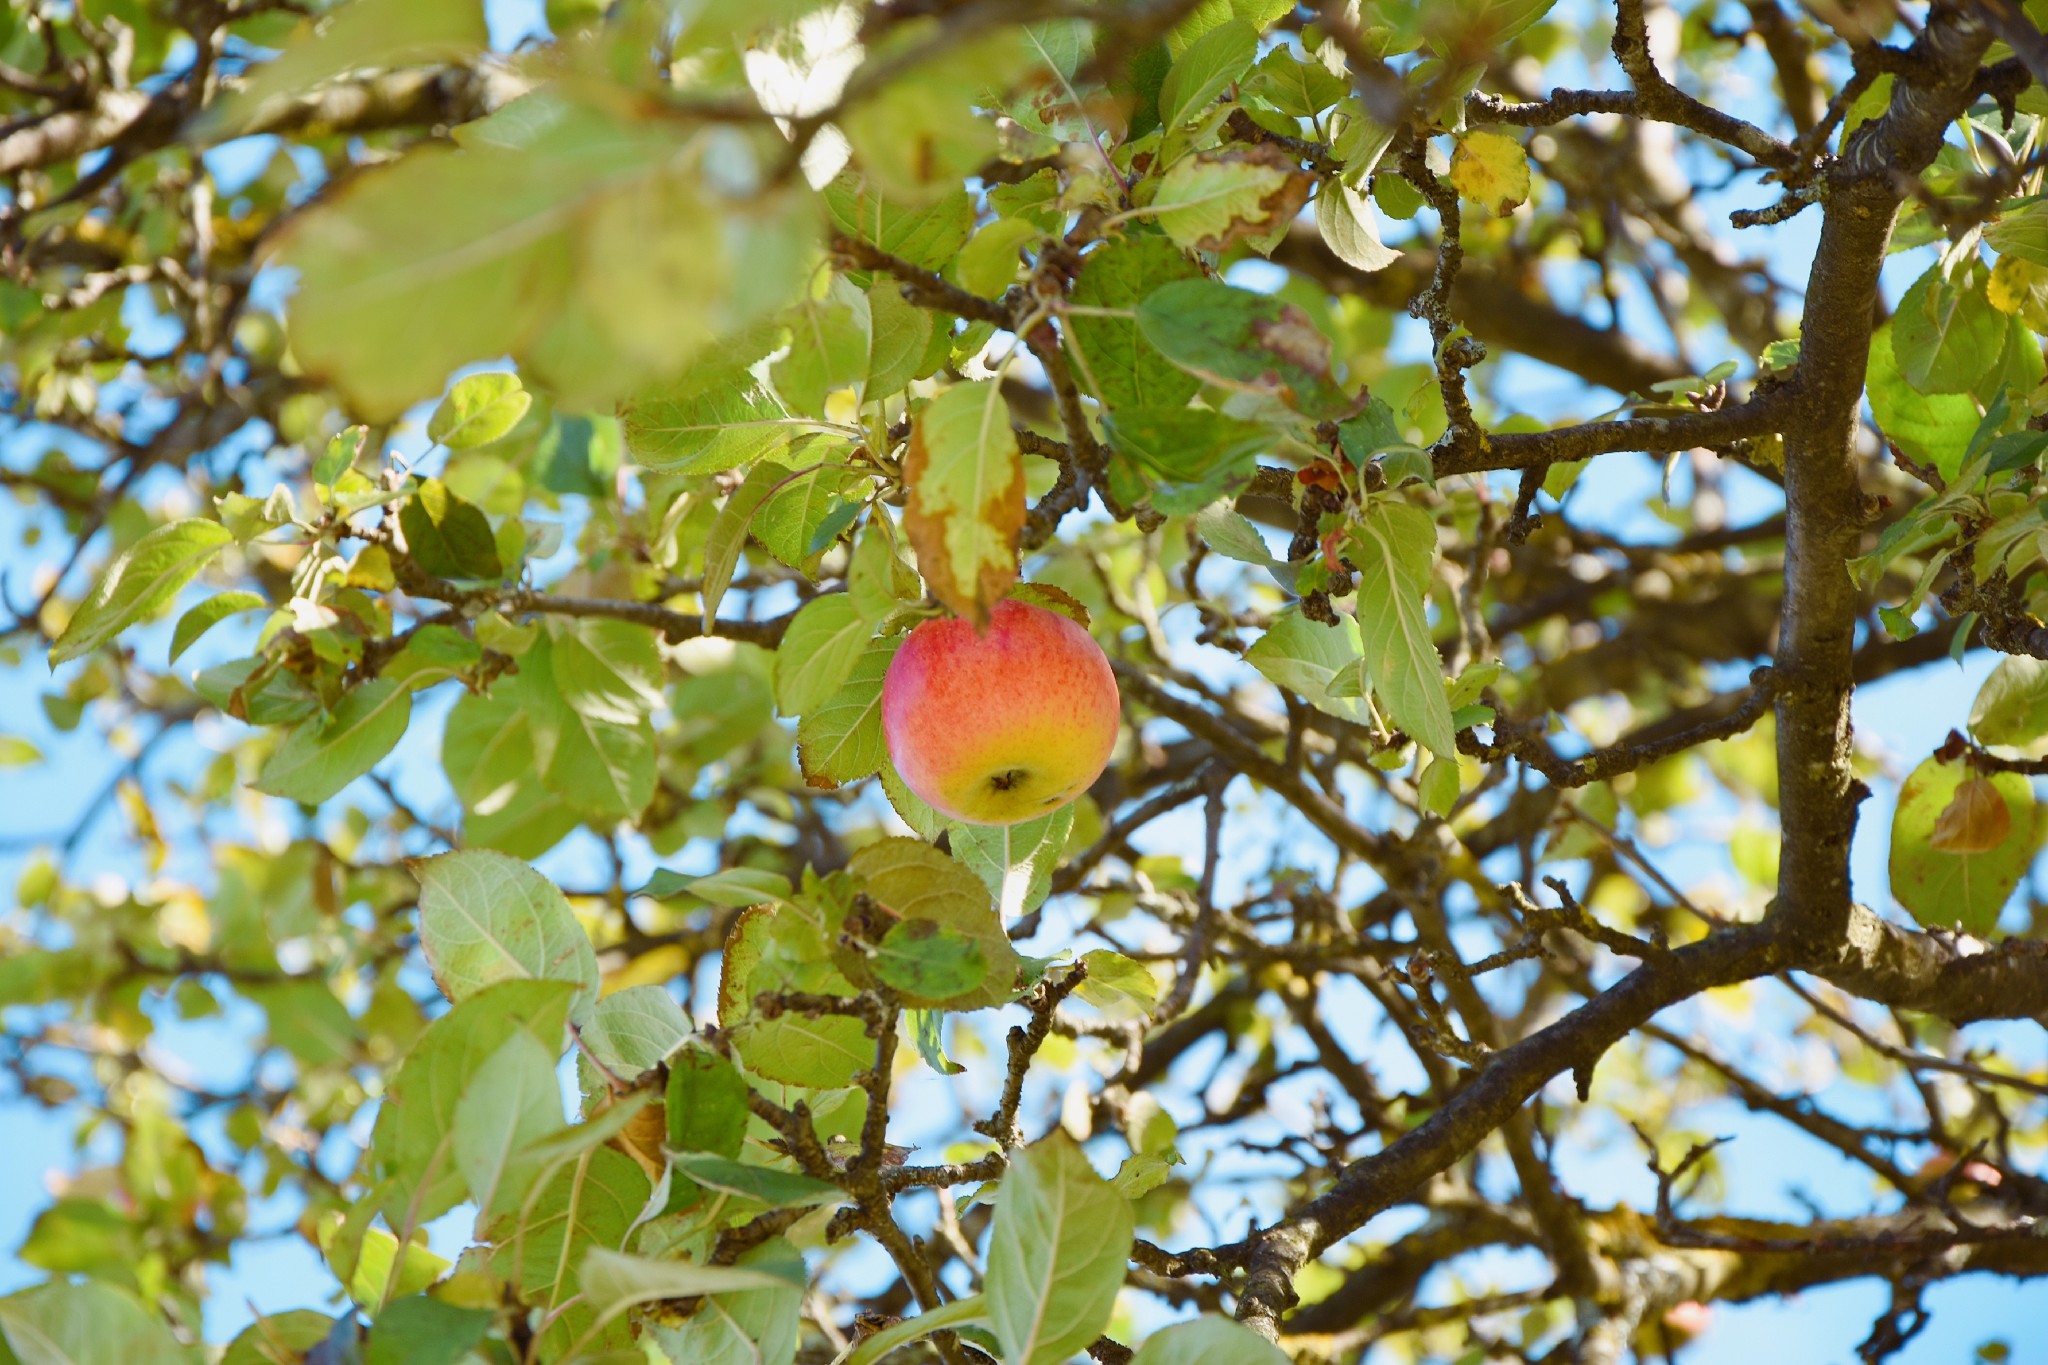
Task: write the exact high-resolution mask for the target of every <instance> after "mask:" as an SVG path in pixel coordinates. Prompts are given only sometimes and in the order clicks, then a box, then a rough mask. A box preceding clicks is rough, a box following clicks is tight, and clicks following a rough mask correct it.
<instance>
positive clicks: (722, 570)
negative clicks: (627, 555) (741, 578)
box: [702, 464, 789, 635]
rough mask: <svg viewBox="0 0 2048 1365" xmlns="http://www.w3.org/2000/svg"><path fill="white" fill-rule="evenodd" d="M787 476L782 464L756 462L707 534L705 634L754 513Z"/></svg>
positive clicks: (705, 547) (715, 614)
mask: <svg viewBox="0 0 2048 1365" xmlns="http://www.w3.org/2000/svg"><path fill="white" fill-rule="evenodd" d="M788 477H789V471H788V470H787V469H784V468H783V467H782V466H781V465H778V464H759V465H755V466H754V468H753V470H752V471H751V472H749V473H748V475H747V479H746V482H745V483H742V484H741V485H740V486H739V487H738V488H735V489H734V490H733V491H732V492H731V493H730V494H728V495H727V497H726V499H725V505H724V506H722V507H720V508H719V509H718V517H717V519H716V520H715V521H713V522H712V523H711V530H710V531H709V532H708V533H707V534H706V535H705V537H704V590H703V594H702V595H703V598H704V633H705V634H707V635H708V634H710V633H711V621H712V618H714V617H715V616H717V615H718V604H719V602H721V601H722V600H724V598H725V590H726V588H727V587H728V586H730V585H731V583H732V572H733V569H734V568H735V567H737V566H738V564H739V562H740V551H741V550H742V549H744V548H745V546H746V543H747V533H748V529H749V528H750V527H751V526H752V525H753V522H754V513H755V512H757V511H759V510H760V507H761V503H762V502H763V501H764V500H765V499H766V498H767V497H768V495H769V493H771V492H773V491H774V490H775V488H776V487H777V486H778V485H779V484H781V483H782V482H783V480H785V479H787V478H788Z"/></svg>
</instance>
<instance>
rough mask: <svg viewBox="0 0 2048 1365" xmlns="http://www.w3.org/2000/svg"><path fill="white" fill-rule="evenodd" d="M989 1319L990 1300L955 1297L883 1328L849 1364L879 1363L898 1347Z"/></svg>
mask: <svg viewBox="0 0 2048 1365" xmlns="http://www.w3.org/2000/svg"><path fill="white" fill-rule="evenodd" d="M987 1321H988V1303H987V1301H986V1300H984V1299H983V1298H982V1296H981V1295H979V1294H969V1295H968V1296H967V1297H966V1298H964V1299H954V1300H953V1301H952V1302H951V1303H947V1304H941V1305H940V1306H939V1307H937V1308H934V1309H933V1310H932V1311H931V1312H929V1313H919V1314H918V1315H917V1316H916V1317H914V1318H905V1319H903V1320H902V1321H901V1322H898V1323H896V1324H894V1325H893V1326H890V1327H885V1328H883V1329H882V1330H881V1331H879V1332H877V1333H875V1334H874V1335H873V1336H871V1337H869V1338H868V1339H867V1340H865V1341H863V1342H861V1344H860V1346H859V1348H858V1349H857V1350H855V1351H854V1353H853V1354H852V1355H851V1356H849V1357H847V1361H846V1365H875V1362H877V1361H879V1360H881V1359H882V1358H883V1357H884V1356H886V1355H888V1354H889V1352H891V1351H893V1350H895V1349H896V1348H897V1347H898V1346H907V1345H909V1344H910V1343H911V1342H913V1341H917V1340H920V1339H921V1338H924V1337H928V1336H930V1335H931V1334H932V1333H934V1332H944V1331H949V1330H952V1329H954V1328H959V1327H975V1326H979V1325H980V1324H982V1323H985V1322H987Z"/></svg>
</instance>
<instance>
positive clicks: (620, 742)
mask: <svg viewBox="0 0 2048 1365" xmlns="http://www.w3.org/2000/svg"><path fill="white" fill-rule="evenodd" d="M558 643H559V642H558V641H556V640H554V639H552V638H550V637H548V636H543V637H542V638H541V639H540V640H538V641H537V642H535V644H534V647H533V648H532V649H531V650H529V651H528V652H527V655H526V657H525V658H524V659H522V660H521V661H520V669H519V673H518V674H517V676H516V677H514V678H513V679H512V680H511V681H512V687H511V688H510V689H508V692H509V694H510V696H512V697H513V698H516V700H517V703H518V705H519V706H520V708H521V709H522V710H523V711H524V712H525V714H526V716H527V718H528V721H529V723H530V725H531V728H532V732H533V749H534V760H535V763H536V765H537V766H538V768H539V769H540V775H541V780H542V782H544V783H545V784H546V786H547V788H548V790H549V791H551V792H554V793H555V794H556V795H558V796H560V797H561V798H562V799H563V801H564V802H566V803H567V804H568V806H569V807H570V808H572V809H573V810H575V811H576V812H578V813H579V814H581V815H583V816H584V817H586V818H588V819H590V820H592V821H610V822H617V821H619V820H624V819H629V818H631V817H633V816H635V815H638V814H639V813H640V812H641V811H642V810H644V809H646V807H647V803H648V802H649V801H651V800H653V799H654V781H655V755H654V727H653V725H652V724H651V723H650V722H649V721H647V720H646V719H644V718H643V719H641V720H640V721H638V722H637V723H635V724H631V725H621V724H617V723H615V722H612V721H605V720H598V719H595V718H593V717H592V716H590V715H588V714H585V712H583V711H579V710H577V709H576V706H575V705H573V704H572V702H571V698H570V697H569V696H567V695H565V693H564V689H563V687H562V685H561V684H560V682H559V681H558V679H557V676H556V674H555V672H554V651H555V649H556V648H557V646H558ZM578 700H581V701H584V702H585V703H586V704H587V703H589V702H590V697H589V696H588V695H582V696H579V697H578ZM593 709H594V708H593Z"/></svg>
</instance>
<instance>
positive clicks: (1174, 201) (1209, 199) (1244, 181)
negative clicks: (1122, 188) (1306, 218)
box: [1152, 142, 1316, 251]
mask: <svg viewBox="0 0 2048 1365" xmlns="http://www.w3.org/2000/svg"><path fill="white" fill-rule="evenodd" d="M1315 183H1316V182H1315V180H1314V178H1313V177H1311V176H1309V175H1308V174H1307V173H1305V172H1304V171H1303V170H1302V169H1301V167H1299V166H1297V165H1296V164H1295V163H1294V161H1293V159H1292V158H1291V157H1289V156H1288V155H1287V153H1285V152H1283V151H1281V150H1280V149H1279V148H1278V147H1275V146H1273V145H1272V144H1271V143H1266V142H1258V143H1253V144H1251V145H1250V146H1242V147H1239V146H1233V147H1226V148H1223V149H1221V150H1218V151H1209V152H1197V153H1196V154H1195V155H1194V156H1191V157H1187V158H1185V159H1183V160H1181V161H1179V162H1177V163H1176V164H1175V165H1174V167H1173V169H1172V170H1170V171H1168V172H1167V173H1166V177H1165V179H1163V180H1161V181H1160V182H1159V195H1158V197H1157V198H1155V199H1154V200H1153V201H1152V211H1153V212H1154V213H1155V214H1157V215H1158V217H1159V226H1160V227H1161V228H1163V229H1164V230H1165V232H1166V235H1167V236H1169V237H1171V238H1173V240H1174V241H1175V242H1177V243H1178V244H1180V245H1181V246H1183V247H1192V248H1194V249H1196V250H1200V251H1222V250H1224V249H1225V248H1227V247H1228V246H1229V245H1230V244H1231V243H1232V242H1236V241H1240V240H1243V239H1245V238H1251V239H1253V240H1254V242H1256V241H1258V240H1260V239H1264V238H1266V237H1270V236H1272V235H1273V234H1275V233H1277V232H1278V231H1280V230H1281V229H1282V228H1284V227H1286V226H1287V224H1289V223H1291V222H1293V221H1294V215H1296V214H1297V213H1300V212H1301V208H1302V205H1304V204H1306V203H1307V202H1308V196H1309V191H1310V190H1312V189H1314V188H1315Z"/></svg>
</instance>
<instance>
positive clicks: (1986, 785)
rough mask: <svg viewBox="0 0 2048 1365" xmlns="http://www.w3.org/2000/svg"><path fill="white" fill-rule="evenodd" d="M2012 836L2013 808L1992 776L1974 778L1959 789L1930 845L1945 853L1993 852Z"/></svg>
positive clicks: (1932, 836) (1938, 821)
mask: <svg viewBox="0 0 2048 1365" xmlns="http://www.w3.org/2000/svg"><path fill="white" fill-rule="evenodd" d="M2011 837H2012V811H2011V809H2010V808H2009V807H2008V806H2007V805H2006V803H2005V797H2004V795H2002V794H2001V793H2000V792H1999V790H1998V788H1997V787H1996V786H1994V785H1992V783H1991V781H1990V779H1988V778H1983V777H1973V778H1971V779H1970V780H1969V781H1967V782H1965V783H1963V784H1962V785H1961V786H1960V787H1957V788H1956V794H1955V795H1954V796H1952V797H1950V798H1949V803H1948V805H1947V806H1946V807H1944V808H1943V810H1942V812H1941V815H1940V816H1939V817H1938V818H1937V819H1936V820H1935V822H1934V833H1933V834H1931V835H1929V836H1928V839H1927V846H1928V847H1929V848H1932V849H1936V850H1938V851H1940V852H1942V853H1990V852H1993V851H1994V850H1996V849H1997V848H1998V847H1999V846H2000V845H2001V844H2003V843H2004V842H2005V841H2006V840H2007V839H2009V838H2011Z"/></svg>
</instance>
